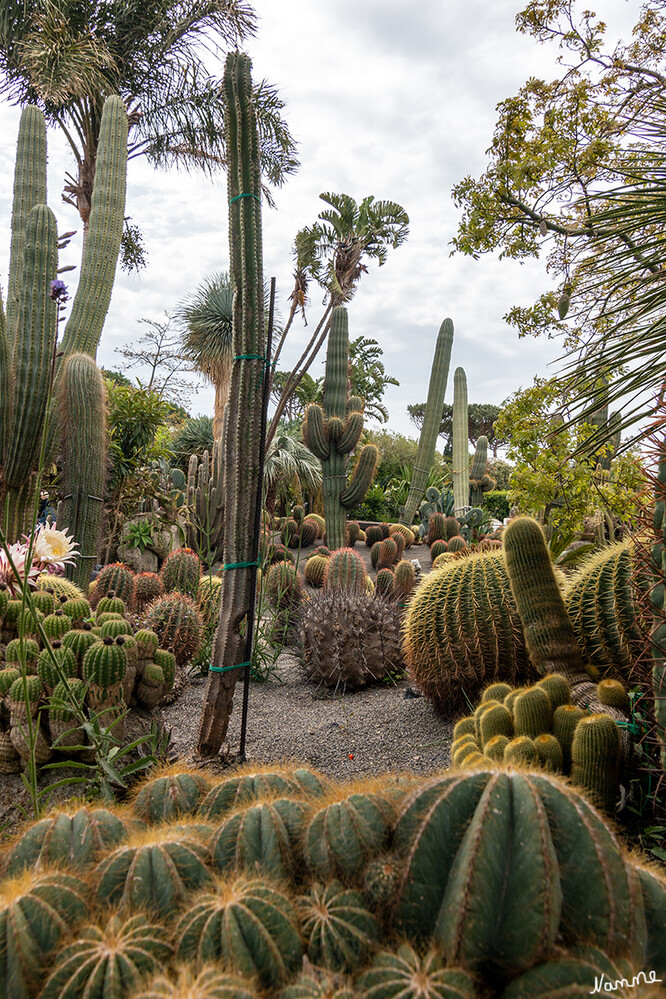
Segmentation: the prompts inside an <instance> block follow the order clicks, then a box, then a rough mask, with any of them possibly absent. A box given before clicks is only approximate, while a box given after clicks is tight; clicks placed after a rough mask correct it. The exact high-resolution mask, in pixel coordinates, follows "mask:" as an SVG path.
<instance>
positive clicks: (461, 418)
mask: <svg viewBox="0 0 666 999" xmlns="http://www.w3.org/2000/svg"><path fill="white" fill-rule="evenodd" d="M468 424H469V419H468V408H467V376H466V375H465V370H464V368H456V370H455V371H454V373H453V469H452V472H453V507H454V511H455V515H456V516H459V515H460V514H462V513H464V512H465V510H466V509H467V507H468V506H469V451H468V450H467V440H468V432H469V428H468Z"/></svg>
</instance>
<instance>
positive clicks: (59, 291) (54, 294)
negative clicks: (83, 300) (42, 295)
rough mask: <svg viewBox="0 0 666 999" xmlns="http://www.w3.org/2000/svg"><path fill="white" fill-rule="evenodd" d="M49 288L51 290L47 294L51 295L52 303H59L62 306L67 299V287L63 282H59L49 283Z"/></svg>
mask: <svg viewBox="0 0 666 999" xmlns="http://www.w3.org/2000/svg"><path fill="white" fill-rule="evenodd" d="M49 288H50V289H51V290H50V292H49V294H50V295H51V298H52V299H53V301H54V302H60V303H62V304H64V303H65V302H66V301H67V299H68V298H69V295H68V294H67V285H66V284H65V282H64V281H60V280H55V281H51V284H50V285H49Z"/></svg>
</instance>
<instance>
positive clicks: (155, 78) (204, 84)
mask: <svg viewBox="0 0 666 999" xmlns="http://www.w3.org/2000/svg"><path fill="white" fill-rule="evenodd" d="M255 27H256V16H255V14H254V11H253V9H252V8H251V7H250V5H249V4H247V3H244V2H242V0H30V2H28V0H0V75H1V76H2V77H3V78H4V80H3V82H2V83H1V84H0V94H2V95H3V96H5V97H8V98H9V99H10V101H12V102H13V103H15V104H19V105H25V104H28V103H33V104H38V105H39V106H40V107H41V108H42V110H43V111H44V114H45V116H46V119H47V122H49V123H50V124H54V125H57V126H58V127H59V128H61V129H62V131H63V133H64V135H65V137H66V139H67V141H68V143H69V146H70V148H71V150H72V153H73V154H74V158H75V161H76V173H75V175H74V176H68V178H67V184H66V187H65V192H66V195H67V197H66V199H65V200H68V201H69V202H70V203H71V204H73V205H74V206H75V207H76V208H77V210H78V212H79V215H80V216H81V219H82V221H83V224H84V232H85V227H86V225H87V222H88V217H89V214H90V199H91V193H92V183H93V178H94V175H95V161H96V156H97V146H98V140H99V126H100V120H101V112H102V105H103V102H104V99H105V97H106V96H108V95H109V94H112V93H113V94H119V95H120V96H121V97H122V98H123V100H124V101H125V104H126V105H127V108H128V113H129V121H130V141H129V156H130V157H135V156H140V155H145V156H147V157H148V159H149V160H150V161H151V162H152V163H153V164H155V165H156V166H161V165H164V164H166V163H172V162H175V163H176V164H180V165H182V166H184V167H185V168H187V169H191V168H198V169H201V170H204V171H206V172H208V173H214V172H215V171H216V170H218V169H220V168H221V167H224V166H225V164H226V149H225V145H224V127H223V119H224V107H223V101H222V98H221V93H220V84H219V83H218V81H217V80H216V79H215V78H214V77H213V76H211V74H210V72H209V70H208V68H207V65H206V58H205V57H206V56H207V55H210V56H216V55H217V54H219V52H220V51H221V50H223V49H224V48H226V47H229V46H236V45H238V44H239V43H240V42H242V41H244V40H245V39H247V38H248V37H250V36H251V35H252V34H254V31H255ZM254 98H255V102H256V110H257V115H258V118H259V121H260V126H259V127H260V137H261V143H262V172H263V176H264V178H265V180H266V182H267V183H270V184H274V185H279V184H280V183H281V182H282V181H283V180H284V178H285V177H286V176H287V175H288V174H290V173H292V172H293V171H294V170H295V169H296V167H297V166H298V163H297V160H296V158H295V155H294V153H295V145H294V141H293V139H292V137H291V135H290V133H289V130H288V128H287V126H286V124H285V122H284V121H283V119H282V118H281V112H282V109H283V107H284V103H283V102H282V101H281V100H280V98H279V96H278V94H277V92H276V90H275V88H273V87H272V86H270V85H269V84H268V83H266V81H263V82H261V83H259V84H256V85H255V86H254ZM268 196H269V199H270V195H268Z"/></svg>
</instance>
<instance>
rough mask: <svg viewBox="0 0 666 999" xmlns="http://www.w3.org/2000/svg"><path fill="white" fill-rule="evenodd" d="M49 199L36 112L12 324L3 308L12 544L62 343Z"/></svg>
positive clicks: (28, 141)
mask: <svg viewBox="0 0 666 999" xmlns="http://www.w3.org/2000/svg"><path fill="white" fill-rule="evenodd" d="M45 198H46V129H45V125H44V118H43V116H42V114H41V112H40V111H39V110H38V109H37V108H34V107H30V108H26V110H25V111H24V112H23V114H22V116H21V124H20V128H19V139H18V146H17V158H16V169H15V179H14V207H13V213H12V244H11V250H12V256H11V259H10V266H9V297H8V302H7V320H6V321H5V316H4V312H3V311H2V310H1V309H0V389H1V390H2V391H0V506H1V507H3V527H4V528H5V531H6V533H7V534H8V535H9V536H10V537H17V536H19V535H20V534H21V532H22V531H23V530H24V529H26V528H27V527H28V523H27V521H28V517H29V507H30V505H31V499H32V487H33V480H34V470H35V467H36V465H37V462H38V459H39V451H40V442H41V433H42V429H43V426H44V420H45V416H46V411H47V404H48V398H49V390H50V382H51V366H52V360H53V350H54V346H55V340H56V336H57V330H56V327H57V310H56V305H55V302H54V301H52V300H51V297H50V282H51V281H53V280H54V279H55V278H56V276H57V270H58V246H57V229H56V221H55V217H54V215H53V213H52V212H51V211H50V210H49V209H48V208H47V207H46V206H45V205H44V204H41V203H40V202H42V201H44V200H45Z"/></svg>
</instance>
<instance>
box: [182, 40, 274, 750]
mask: <svg viewBox="0 0 666 999" xmlns="http://www.w3.org/2000/svg"><path fill="white" fill-rule="evenodd" d="M250 68H251V61H250V59H249V58H248V56H246V55H245V54H243V53H239V52H231V53H229V55H228V56H227V60H226V63H225V68H224V83H223V91H224V100H225V129H226V149H227V157H228V167H227V192H228V201H229V249H230V260H231V267H230V273H231V282H232V287H233V289H234V305H233V331H234V341H233V351H234V356H235V358H236V360H235V361H234V364H233V368H232V372H231V386H230V390H229V402H228V403H227V407H226V411H225V427H224V434H223V438H224V446H223V455H224V461H223V464H224V469H225V501H224V561H225V563H226V564H233V565H238V564H240V565H241V566H242V565H244V564H247V567H246V568H239V569H235V570H234V571H227V572H225V573H224V575H223V579H222V599H221V610H220V623H219V626H218V629H217V633H216V635H215V639H214V642H213V650H212V663H213V665H214V666H216V667H220V666H226V667H229V666H233V665H234V664H241V663H243V662H244V661H245V660H246V646H247V641H246V634H245V629H244V627H243V623H244V619H245V618H246V617H247V615H248V613H249V611H250V609H251V607H253V604H254V587H255V581H256V575H255V573H254V572H253V570H252V568H251V566H250V563H252V562H253V561H254V560H255V559H256V557H257V547H256V543H257V539H256V538H255V537H254V531H253V522H254V513H255V509H256V506H257V490H258V483H259V480H260V469H261V426H262V412H263V404H262V392H261V386H262V381H263V375H264V370H265V368H264V358H265V354H266V337H265V330H264V280H263V267H262V233H261V208H260V197H261V177H260V167H259V133H258V129H257V123H256V119H255V112H254V100H253V96H252V77H251V72H250ZM248 627H250V622H248ZM238 675H239V674H238V673H237V671H236V670H230V671H228V672H225V673H221V672H217V671H216V670H211V671H209V674H208V684H207V689H206V697H205V700H204V704H203V711H202V715H201V722H200V725H199V733H198V738H197V751H198V752H199V753H201V754H202V755H203V756H210V755H214V754H215V753H217V751H218V750H219V748H220V746H221V745H222V743H223V741H224V738H225V735H226V732H227V727H228V724H229V716H230V714H231V705H232V700H233V694H234V688H235V686H236V680H237V678H238Z"/></svg>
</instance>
